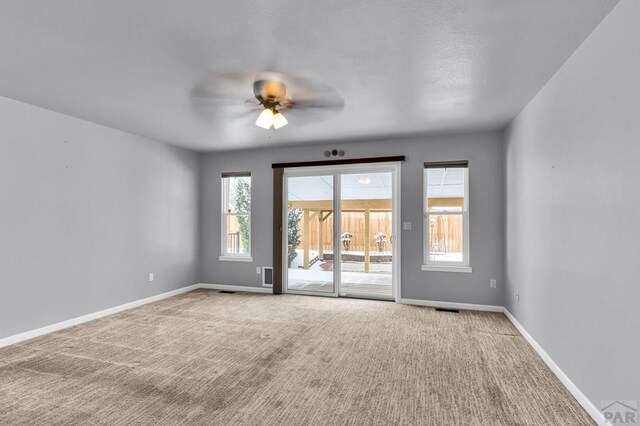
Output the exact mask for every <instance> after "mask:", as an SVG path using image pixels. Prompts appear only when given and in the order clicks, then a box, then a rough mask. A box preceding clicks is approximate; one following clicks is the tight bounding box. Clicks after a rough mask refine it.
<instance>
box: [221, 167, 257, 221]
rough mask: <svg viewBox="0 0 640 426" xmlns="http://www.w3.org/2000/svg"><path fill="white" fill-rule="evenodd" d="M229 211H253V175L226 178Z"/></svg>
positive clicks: (225, 186) (226, 202) (226, 204)
mask: <svg viewBox="0 0 640 426" xmlns="http://www.w3.org/2000/svg"><path fill="white" fill-rule="evenodd" d="M223 182H224V188H225V189H224V190H225V194H226V200H225V209H226V212H227V213H250V212H251V176H243V177H229V178H224V179H223Z"/></svg>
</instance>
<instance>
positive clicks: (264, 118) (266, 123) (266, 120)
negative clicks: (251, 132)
mask: <svg viewBox="0 0 640 426" xmlns="http://www.w3.org/2000/svg"><path fill="white" fill-rule="evenodd" d="M280 115H282V114H280ZM285 124H286V123H285ZM273 125H274V116H273V111H271V110H270V109H269V108H265V109H264V110H263V111H262V112H261V113H260V115H259V116H258V119H257V120H256V126H258V127H262V128H263V129H266V130H269V129H270V128H271V126H273Z"/></svg>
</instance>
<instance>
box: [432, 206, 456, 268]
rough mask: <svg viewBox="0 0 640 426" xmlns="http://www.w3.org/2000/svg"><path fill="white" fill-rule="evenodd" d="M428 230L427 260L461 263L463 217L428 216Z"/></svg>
mask: <svg viewBox="0 0 640 426" xmlns="http://www.w3.org/2000/svg"><path fill="white" fill-rule="evenodd" d="M426 220H427V223H426V224H425V226H426V227H427V229H428V238H429V242H428V244H429V260H430V261H435V262H438V261H439V262H463V260H464V258H463V253H464V247H463V241H464V239H463V234H464V226H463V220H464V219H463V215H462V214H448V215H439V214H430V215H428V218H427V219H426Z"/></svg>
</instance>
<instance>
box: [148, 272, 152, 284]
mask: <svg viewBox="0 0 640 426" xmlns="http://www.w3.org/2000/svg"><path fill="white" fill-rule="evenodd" d="M151 281H153V272H149V282H151Z"/></svg>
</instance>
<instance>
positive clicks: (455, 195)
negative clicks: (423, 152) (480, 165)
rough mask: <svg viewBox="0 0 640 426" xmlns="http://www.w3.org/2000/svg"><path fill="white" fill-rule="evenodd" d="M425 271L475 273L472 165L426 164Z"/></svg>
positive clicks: (465, 163)
mask: <svg viewBox="0 0 640 426" xmlns="http://www.w3.org/2000/svg"><path fill="white" fill-rule="evenodd" d="M423 230H424V231H423V232H424V266H423V267H422V270H424V271H455V272H471V267H470V266H469V164H468V162H467V161H452V162H438V163H425V164H424V224H423Z"/></svg>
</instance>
